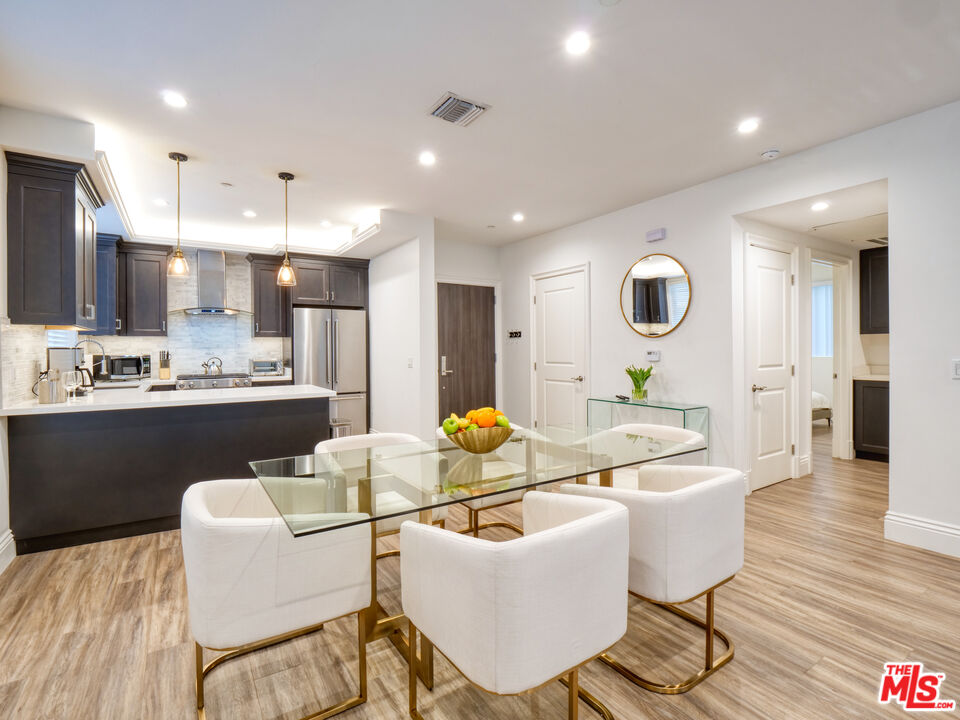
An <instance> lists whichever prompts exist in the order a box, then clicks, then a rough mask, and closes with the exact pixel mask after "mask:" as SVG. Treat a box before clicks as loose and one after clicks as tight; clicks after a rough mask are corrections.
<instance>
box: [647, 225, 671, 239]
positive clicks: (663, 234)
mask: <svg viewBox="0 0 960 720" xmlns="http://www.w3.org/2000/svg"><path fill="white" fill-rule="evenodd" d="M666 239H667V229H666V228H665V227H662V228H656V229H654V230H647V242H656V241H657V240H666Z"/></svg>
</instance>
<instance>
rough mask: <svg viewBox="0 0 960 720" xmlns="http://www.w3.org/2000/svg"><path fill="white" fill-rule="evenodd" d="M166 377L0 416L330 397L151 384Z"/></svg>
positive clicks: (276, 389)
mask: <svg viewBox="0 0 960 720" xmlns="http://www.w3.org/2000/svg"><path fill="white" fill-rule="evenodd" d="M283 379H284V377H283V376H273V377H259V378H254V382H256V381H257V380H259V381H260V382H267V381H271V380H272V381H278V380H280V381H282V380H283ZM170 383H171V381H170V380H155V379H151V380H143V381H142V382H141V383H140V386H139V387H124V388H101V389H99V390H94V391H93V392H92V393H91V394H89V395H85V396H83V397H79V398H75V399H72V400H68V401H67V402H65V403H51V404H48V405H41V404H40V403H39V402H38V401H37V400H36V399H34V400H27V401H26V402H22V403H16V404H14V405H11V406H10V407H6V408H2V409H0V417H2V416H10V415H45V414H53V413H73V412H95V411H101V410H142V409H144V408H155V407H175V406H179V405H222V404H226V403H236V402H266V401H270V400H302V399H305V398H322V397H334V396H335V395H336V394H337V393H336V392H335V391H333V390H328V389H326V388H321V387H317V386H316V385H276V386H272V387H248V388H223V389H214V390H158V391H155V392H150V391H149V388H150V387H151V386H152V385H154V384H157V385H167V384H170Z"/></svg>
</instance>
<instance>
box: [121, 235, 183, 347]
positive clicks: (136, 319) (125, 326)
mask: <svg viewBox="0 0 960 720" xmlns="http://www.w3.org/2000/svg"><path fill="white" fill-rule="evenodd" d="M169 255H170V248H167V247H164V246H161V245H147V244H143V243H126V242H125V243H121V244H120V245H119V246H118V254H117V327H118V329H117V331H116V332H117V334H118V335H141V336H163V335H166V334H167V259H168V257H169Z"/></svg>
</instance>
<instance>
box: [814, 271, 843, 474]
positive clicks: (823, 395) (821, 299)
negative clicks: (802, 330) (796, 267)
mask: <svg viewBox="0 0 960 720" xmlns="http://www.w3.org/2000/svg"><path fill="white" fill-rule="evenodd" d="M833 273H834V268H833V265H832V264H830V263H828V262H825V261H823V260H816V259H814V260H811V261H810V395H811V400H810V411H811V413H810V414H811V417H810V422H811V425H812V429H811V435H812V442H811V446H810V451H811V454H813V455H827V456H832V455H833V416H834V408H835V407H836V402H835V397H834V395H835V393H834V386H835V385H836V379H837V368H836V364H835V359H836V354H835V348H836V347H838V346H839V343H837V342H836V341H835V340H836V339H835V337H834V335H835V333H834V328H835V322H834V311H835V306H836V302H835V297H836V283H834V279H833Z"/></svg>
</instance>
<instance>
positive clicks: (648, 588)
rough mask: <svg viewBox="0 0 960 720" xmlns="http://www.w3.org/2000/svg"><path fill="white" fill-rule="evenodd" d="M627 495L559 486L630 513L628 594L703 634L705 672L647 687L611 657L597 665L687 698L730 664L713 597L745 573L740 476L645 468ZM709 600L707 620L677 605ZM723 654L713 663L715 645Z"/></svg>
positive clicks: (615, 489) (709, 469) (729, 472)
mask: <svg viewBox="0 0 960 720" xmlns="http://www.w3.org/2000/svg"><path fill="white" fill-rule="evenodd" d="M636 482H637V484H636V486H635V487H634V488H632V489H628V488H619V487H610V488H607V487H597V486H594V485H563V486H562V487H561V488H560V490H561V492H563V493H567V494H573V495H577V496H581V497H584V496H587V497H596V498H604V499H607V500H614V501H616V502H619V503H622V504H623V505H625V506H626V507H627V509H628V510H629V512H630V593H631V594H632V595H635V596H636V597H639V598H641V599H643V600H647V601H649V602H651V603H654V604H656V605H660V606H662V607H664V608H665V609H667V610H669V611H670V612H672V613H674V614H675V615H678V616H680V617H681V618H683V619H684V620H687V621H688V622H691V623H694V624H695V625H698V626H699V627H701V628H703V629H704V631H705V634H706V647H705V650H704V661H703V666H702V668H701V669H700V670H699V671H698V672H697V673H695V674H694V675H692V676H690V677H689V678H687V679H686V680H683V681H681V682H678V683H671V684H664V683H658V682H652V681H650V680H645V679H643V678H641V677H640V676H638V675H637V674H636V673H634V672H633V671H631V670H630V669H629V668H627V667H625V666H624V665H623V664H622V663H620V662H619V661H617V660H615V659H614V658H612V657H611V656H610V655H609V654H605V655H603V656H601V658H600V659H601V660H602V661H603V662H605V663H607V664H608V665H610V666H611V667H613V668H614V669H616V670H617V671H618V672H620V674H622V675H623V676H624V677H626V678H628V679H630V680H631V681H633V682H634V683H636V684H637V685H640V686H641V687H644V688H646V689H647V690H653V691H654V692H659V693H665V694H671V695H673V694H677V693H682V692H686V691H687V690H690V689H691V688H692V687H694V686H695V685H697V684H698V683H700V682H701V681H702V680H703V679H704V678H706V677H708V676H710V675H712V674H713V673H714V672H716V671H717V670H718V669H719V668H721V667H723V666H724V665H725V664H726V663H728V662H730V660H731V659H732V658H733V643H732V642H731V641H730V640H729V638H727V636H726V635H725V634H724V633H722V632H721V631H720V630H717V629H716V627H715V626H714V592H715V590H716V589H717V588H718V587H720V586H721V585H723V584H724V583H726V582H728V581H729V580H732V579H733V576H734V575H736V573H737V572H738V571H739V570H740V568H742V567H743V537H744V531H743V523H744V477H743V473H742V472H740V471H739V470H733V469H730V468H721V467H708V466H702V465H701V466H689V467H687V466H682V465H644V466H642V467H640V468H639V469H638V470H637V477H636ZM704 595H706V618H705V619H703V620H701V619H700V618H698V617H696V616H694V615H692V614H691V613H689V612H687V611H686V610H683V609H681V608H678V607H675V606H676V605H679V604H683V603H687V602H690V601H692V600H696V599H697V598H699V597H701V596H704ZM714 636H716V637H717V638H719V639H720V640H721V641H722V642H723V643H724V644H725V645H726V646H727V650H726V651H725V652H724V653H723V654H722V655H721V656H720V657H718V658H715V657H714V652H713V639H714Z"/></svg>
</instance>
